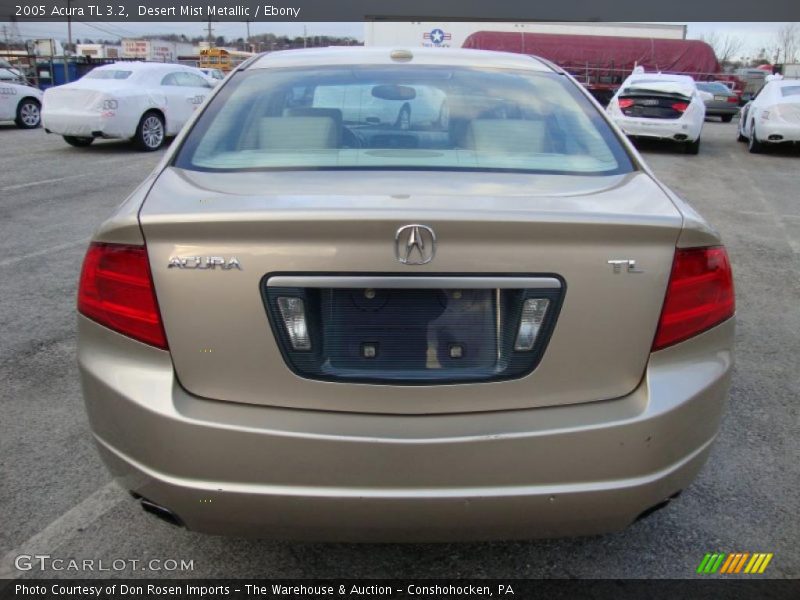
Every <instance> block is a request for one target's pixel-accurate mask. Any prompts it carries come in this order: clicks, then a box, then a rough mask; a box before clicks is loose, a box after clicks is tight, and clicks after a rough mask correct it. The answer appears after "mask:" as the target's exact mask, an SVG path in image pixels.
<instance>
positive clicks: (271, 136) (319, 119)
mask: <svg viewBox="0 0 800 600" xmlns="http://www.w3.org/2000/svg"><path fill="white" fill-rule="evenodd" d="M340 130H341V128H340V127H337V124H336V120H335V119H334V118H333V117H330V116H298V117H295V116H288V117H262V118H261V120H260V121H259V123H258V142H259V147H261V148H264V149H269V150H325V149H334V148H338V147H339V137H340V133H339V132H340Z"/></svg>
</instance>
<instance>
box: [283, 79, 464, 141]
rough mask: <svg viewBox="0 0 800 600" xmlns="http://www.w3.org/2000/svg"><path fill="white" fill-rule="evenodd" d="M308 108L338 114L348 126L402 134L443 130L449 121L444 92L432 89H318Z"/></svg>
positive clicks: (337, 86) (327, 86)
mask: <svg viewBox="0 0 800 600" xmlns="http://www.w3.org/2000/svg"><path fill="white" fill-rule="evenodd" d="M295 92H297V90H295ZM303 93H305V92H303ZM311 106H312V107H313V108H332V109H337V110H341V111H342V119H343V121H344V122H345V123H349V124H351V125H356V124H362V125H365V126H382V127H388V128H396V129H403V130H407V129H416V128H427V127H432V126H437V127H444V128H446V127H447V125H448V117H449V110H448V106H447V102H446V101H445V95H444V92H442V91H441V90H439V89H436V88H434V87H432V86H408V85H394V84H384V85H374V84H369V83H365V84H364V85H359V86H352V85H351V86H342V85H319V86H316V88H315V89H314V91H313V99H312V102H311Z"/></svg>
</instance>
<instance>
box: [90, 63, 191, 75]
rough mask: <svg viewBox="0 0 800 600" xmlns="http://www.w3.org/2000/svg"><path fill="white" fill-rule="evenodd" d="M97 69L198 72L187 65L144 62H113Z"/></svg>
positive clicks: (144, 71)
mask: <svg viewBox="0 0 800 600" xmlns="http://www.w3.org/2000/svg"><path fill="white" fill-rule="evenodd" d="M95 69H125V70H126V71H134V72H143V73H146V72H148V71H153V72H155V71H164V70H175V69H190V70H192V71H196V70H197V69H196V68H195V67H189V66H187V65H179V64H177V63H161V62H142V61H121V62H113V63H111V64H107V65H100V66H99V67H95Z"/></svg>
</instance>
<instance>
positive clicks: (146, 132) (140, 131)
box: [133, 112, 166, 152]
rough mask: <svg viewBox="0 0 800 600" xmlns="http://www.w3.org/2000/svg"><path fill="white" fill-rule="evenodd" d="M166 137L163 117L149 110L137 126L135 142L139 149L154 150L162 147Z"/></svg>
mask: <svg viewBox="0 0 800 600" xmlns="http://www.w3.org/2000/svg"><path fill="white" fill-rule="evenodd" d="M165 137H166V135H165V131H164V119H163V117H162V116H161V115H159V114H158V113H156V112H148V113H145V114H144V115H142V118H141V120H140V121H139V125H138V126H137V127H136V135H134V136H133V143H134V145H135V146H136V147H137V148H138V149H139V150H144V151H145V152H152V151H153V150H158V149H159V148H161V146H162V145H163V144H164V139H165Z"/></svg>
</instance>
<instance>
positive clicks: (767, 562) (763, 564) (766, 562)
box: [758, 552, 773, 573]
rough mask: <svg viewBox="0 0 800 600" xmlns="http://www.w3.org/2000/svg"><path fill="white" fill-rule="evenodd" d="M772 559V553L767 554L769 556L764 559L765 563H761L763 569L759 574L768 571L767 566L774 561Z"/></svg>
mask: <svg viewBox="0 0 800 600" xmlns="http://www.w3.org/2000/svg"><path fill="white" fill-rule="evenodd" d="M772 557H773V554H772V552H770V553H769V554H767V556H766V557H765V558H764V562H763V563H761V568H760V569H759V570H758V572H759V573H763V572H764V571H765V570H766V568H767V565H768V564H769V561H771V560H772Z"/></svg>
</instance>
